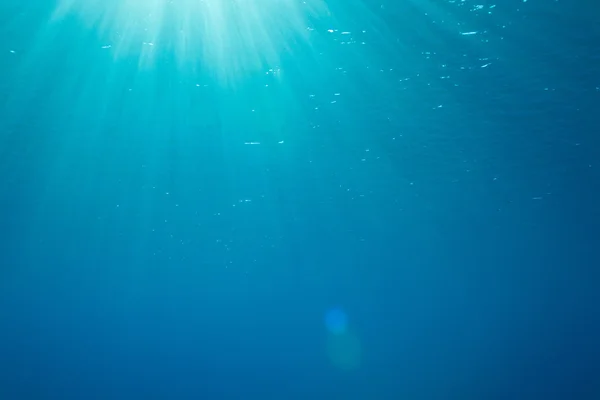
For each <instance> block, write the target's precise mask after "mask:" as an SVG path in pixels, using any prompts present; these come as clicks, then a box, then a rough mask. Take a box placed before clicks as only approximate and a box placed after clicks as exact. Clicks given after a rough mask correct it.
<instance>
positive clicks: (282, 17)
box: [51, 0, 327, 81]
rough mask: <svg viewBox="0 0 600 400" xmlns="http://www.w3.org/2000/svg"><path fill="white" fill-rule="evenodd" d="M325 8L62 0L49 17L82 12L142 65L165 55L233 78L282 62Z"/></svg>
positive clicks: (112, 46)
mask: <svg viewBox="0 0 600 400" xmlns="http://www.w3.org/2000/svg"><path fill="white" fill-rule="evenodd" d="M326 14H327V7H326V5H325V3H324V1H323V0H313V1H310V2H308V1H297V0H237V1H236V0H184V1H173V0H153V1H140V0H124V1H109V2H106V1H104V0H90V1H79V0H60V2H59V4H58V6H57V8H56V10H55V11H54V14H53V16H52V18H51V21H53V22H61V21H64V20H65V19H66V18H71V17H76V18H79V19H80V20H81V21H83V23H84V24H86V26H87V27H88V28H90V29H92V30H94V31H95V32H96V33H97V34H98V35H99V37H100V39H101V40H102V41H103V42H105V43H106V44H105V46H104V48H105V49H106V50H107V51H111V52H113V54H114V57H115V58H123V57H127V58H129V57H139V66H140V68H151V67H152V65H154V62H155V60H156V58H157V57H159V56H160V57H163V56H166V57H169V58H170V59H172V60H173V61H174V62H176V63H177V65H178V66H179V68H181V69H183V70H186V71H190V70H194V69H195V68H197V67H198V66H202V68H203V69H209V70H212V72H213V73H214V75H215V76H216V77H218V78H219V79H221V80H223V81H232V80H233V81H235V80H237V79H240V78H242V77H243V76H245V75H246V74H247V73H251V72H253V71H258V70H264V68H265V67H272V66H275V65H277V64H278V63H279V60H280V57H281V55H282V54H283V53H284V52H289V51H290V50H291V49H290V44H291V43H297V42H299V41H306V40H307V39H308V34H309V29H307V26H308V21H309V20H310V19H311V18H315V17H318V16H319V15H326Z"/></svg>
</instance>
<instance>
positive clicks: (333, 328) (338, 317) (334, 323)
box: [325, 308, 348, 335]
mask: <svg viewBox="0 0 600 400" xmlns="http://www.w3.org/2000/svg"><path fill="white" fill-rule="evenodd" d="M325 326H326V327H327V330H328V331H329V332H330V333H333V334H334V335H341V334H342V333H344V332H345V331H346V328H347V326H348V317H347V316H346V313H345V312H344V310H342V309H341V308H332V309H331V310H329V311H328V312H327V314H325Z"/></svg>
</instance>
